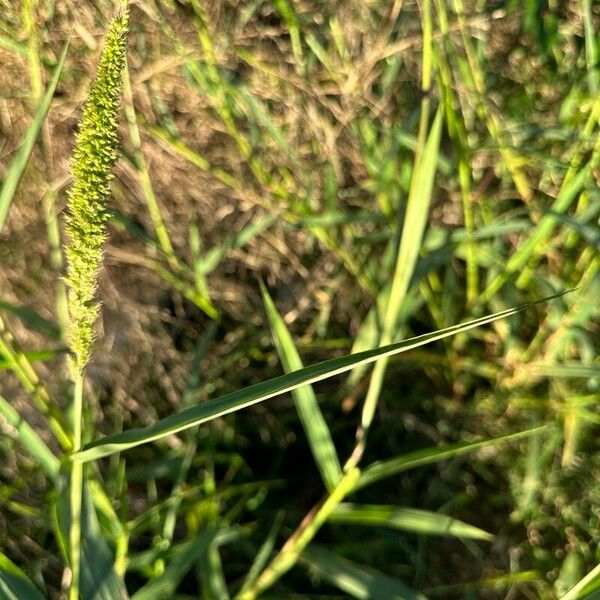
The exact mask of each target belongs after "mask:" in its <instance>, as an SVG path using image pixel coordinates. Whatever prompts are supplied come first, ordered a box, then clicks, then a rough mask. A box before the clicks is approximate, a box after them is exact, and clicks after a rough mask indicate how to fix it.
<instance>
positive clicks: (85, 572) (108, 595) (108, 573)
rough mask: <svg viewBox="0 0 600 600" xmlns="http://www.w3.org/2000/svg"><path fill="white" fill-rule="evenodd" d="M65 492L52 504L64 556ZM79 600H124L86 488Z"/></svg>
mask: <svg viewBox="0 0 600 600" xmlns="http://www.w3.org/2000/svg"><path fill="white" fill-rule="evenodd" d="M67 489H68V488H65V489H62V490H59V494H58V501H57V503H56V507H55V509H56V512H55V516H56V537H57V539H58V541H59V544H60V545H61V546H62V548H63V552H64V553H65V554H66V553H67V551H68V539H69V530H70V521H71V519H70V512H69V511H70V509H69V494H68V492H67ZM80 594H81V598H82V599H83V598H85V600H127V598H128V597H129V596H128V595H127V590H126V588H125V584H124V582H123V580H122V578H120V577H119V576H118V575H117V574H116V572H115V568H114V556H113V553H112V552H111V550H110V548H109V546H108V544H107V543H106V540H105V539H104V537H103V535H102V532H101V530H100V525H99V523H98V517H97V516H96V509H95V508H94V505H93V502H92V499H91V494H90V492H89V489H88V487H87V485H84V487H83V496H82V509H81V580H80Z"/></svg>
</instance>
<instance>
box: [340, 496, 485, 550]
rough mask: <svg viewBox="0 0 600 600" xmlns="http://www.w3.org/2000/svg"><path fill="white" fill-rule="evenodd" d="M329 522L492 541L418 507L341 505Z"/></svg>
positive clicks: (467, 527) (467, 526)
mask: <svg viewBox="0 0 600 600" xmlns="http://www.w3.org/2000/svg"><path fill="white" fill-rule="evenodd" d="M329 522H330V523H348V524H351V525H375V526H381V527H390V528H391V529H399V530H401V531H411V532H413V533H420V534H424V535H453V536H456V537H459V538H469V539H472V540H486V541H490V540H492V539H494V536H493V535H491V534H489V533H487V531H483V530H482V529H479V527H474V526H473V525H469V524H468V523H464V522H463V521H459V520H458V519H453V518H452V517H450V516H448V515H444V514H442V513H438V512H433V511H430V510H421V509H418V508H405V507H396V506H374V505H360V504H351V503H345V504H340V505H338V506H337V507H336V508H335V510H334V511H333V513H332V515H331V517H329Z"/></svg>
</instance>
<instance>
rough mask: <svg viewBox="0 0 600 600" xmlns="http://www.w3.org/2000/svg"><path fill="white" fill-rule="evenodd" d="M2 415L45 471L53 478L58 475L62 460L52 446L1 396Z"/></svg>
mask: <svg viewBox="0 0 600 600" xmlns="http://www.w3.org/2000/svg"><path fill="white" fill-rule="evenodd" d="M0 415H2V416H3V417H4V418H5V419H6V421H7V422H8V423H9V424H10V425H11V426H12V427H14V428H15V430H16V432H17V436H18V438H19V441H20V442H21V444H23V447H24V448H25V449H26V450H27V451H28V452H29V454H30V455H31V456H32V457H33V458H34V459H35V460H36V461H37V462H38V463H39V465H40V467H42V470H43V471H44V473H45V474H46V475H47V476H48V477H49V478H50V479H52V480H55V479H56V478H57V477H58V472H59V470H60V461H59V459H58V458H57V457H56V456H55V455H54V454H53V453H52V451H51V450H50V448H48V446H46V444H45V443H44V442H43V441H42V439H41V438H40V436H39V435H38V434H37V433H36V431H35V430H34V429H33V428H32V427H31V426H30V425H29V424H28V423H27V421H26V420H25V419H24V418H23V417H22V416H21V415H20V414H19V413H18V412H17V411H16V410H15V409H14V408H13V407H12V405H11V404H10V403H9V402H8V401H7V400H5V399H4V398H3V397H2V396H0Z"/></svg>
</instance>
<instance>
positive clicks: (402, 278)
mask: <svg viewBox="0 0 600 600" xmlns="http://www.w3.org/2000/svg"><path fill="white" fill-rule="evenodd" d="M441 133H442V110H441V109H440V110H438V112H437V114H436V116H435V119H434V121H433V124H432V126H431V130H430V132H429V136H428V138H427V141H426V142H425V144H424V146H423V152H422V154H421V153H420V152H417V156H416V157H415V166H414V172H413V176H412V180H411V185H410V192H409V196H408V203H407V207H406V215H405V217H404V223H403V226H402V238H401V242H400V248H399V250H398V258H397V259H396V267H395V270H394V278H393V279H392V287H391V291H390V296H389V301H388V303H387V307H386V311H385V317H384V322H383V331H382V334H381V339H380V344H382V345H385V344H388V343H389V342H391V340H392V339H393V338H394V334H395V329H396V322H397V317H398V312H399V311H400V308H401V306H402V303H403V302H404V300H405V298H406V294H407V292H408V288H409V285H410V281H411V279H412V276H413V273H414V270H415V266H416V264H417V260H418V258H419V251H420V248H421V241H422V238H423V233H424V231H425V226H426V224H427V217H428V215H429V205H430V202H431V192H432V189H433V182H434V180H435V172H436V165H437V159H438V150H439V145H440V137H441ZM386 367H387V361H386V360H385V359H383V360H380V361H378V362H377V364H376V365H375V369H374V370H373V374H372V376H371V381H370V382H369V389H368V391H367V396H366V398H365V403H364V406H363V412H362V417H361V430H360V431H361V437H360V438H359V453H360V452H362V446H364V439H363V437H362V436H364V435H366V432H367V431H368V429H369V427H370V426H371V422H372V421H373V417H374V416H375V410H376V408H377V401H378V399H379V394H380V392H381V388H382V386H383V380H384V378H385V371H386Z"/></svg>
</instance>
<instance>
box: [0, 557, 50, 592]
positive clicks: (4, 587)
mask: <svg viewBox="0 0 600 600" xmlns="http://www.w3.org/2000/svg"><path fill="white" fill-rule="evenodd" d="M0 598H3V599H4V600H44V595H43V594H42V592H40V590H38V589H37V587H35V585H33V583H32V582H31V581H30V580H29V578H28V577H27V575H25V573H23V571H21V569H19V567H17V565H15V564H14V563H13V562H12V561H11V560H10V559H9V558H8V557H7V556H5V555H4V554H2V553H0Z"/></svg>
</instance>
